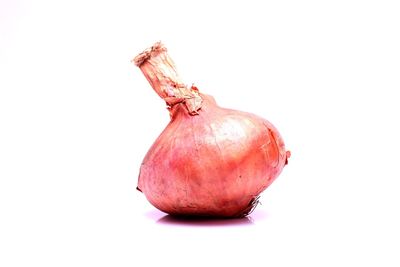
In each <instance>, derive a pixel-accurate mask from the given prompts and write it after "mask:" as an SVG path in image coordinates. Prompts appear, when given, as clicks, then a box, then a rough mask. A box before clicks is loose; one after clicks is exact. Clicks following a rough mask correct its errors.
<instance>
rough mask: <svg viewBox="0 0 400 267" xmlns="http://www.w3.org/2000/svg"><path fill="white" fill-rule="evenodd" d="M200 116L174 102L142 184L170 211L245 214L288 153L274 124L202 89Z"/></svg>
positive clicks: (143, 170)
mask: <svg viewBox="0 0 400 267" xmlns="http://www.w3.org/2000/svg"><path fill="white" fill-rule="evenodd" d="M201 97H202V99H203V104H202V107H201V109H200V110H199V114H198V115H195V116H193V115H190V114H189V113H188V111H187V109H186V108H185V105H184V104H183V103H178V104H176V105H174V106H173V107H172V108H171V110H170V112H171V121H170V123H169V124H168V125H167V127H166V128H165V130H164V131H163V132H162V133H161V134H160V136H159V137H158V138H157V140H156V141H155V143H154V144H153V145H152V147H151V148H150V150H149V151H148V153H147V155H146V156H145V158H144V160H143V163H142V165H141V169H140V174H139V182H138V189H139V190H140V191H142V192H143V193H144V194H145V196H146V197H147V199H148V200H149V202H150V203H151V204H152V205H154V206H155V207H156V208H158V209H160V210H161V211H164V212H166V213H169V214H172V215H196V216H212V217H241V216H246V215H247V214H248V213H249V212H251V210H252V208H253V206H254V204H255V199H256V198H257V196H258V195H259V194H260V193H261V192H262V191H263V190H265V189H266V188H267V187H268V186H269V185H270V184H271V183H272V182H273V181H274V180H275V179H276V178H277V176H278V175H279V174H280V172H281V171H282V168H283V167H284V166H285V164H286V163H287V152H286V150H285V145H284V143H283V140H282V138H281V136H280V134H279V133H278V131H277V130H276V128H275V127H274V126H273V125H272V124H271V123H270V122H268V121H267V120H265V119H263V118H260V117H258V116H256V115H253V114H251V113H246V112H241V111H236V110H231V109H225V108H221V107H219V106H217V105H216V103H215V101H214V99H213V98H212V97H211V96H208V95H204V94H201Z"/></svg>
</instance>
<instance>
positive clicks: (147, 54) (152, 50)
mask: <svg viewBox="0 0 400 267" xmlns="http://www.w3.org/2000/svg"><path fill="white" fill-rule="evenodd" d="M161 52H167V48H166V47H165V46H164V45H163V44H162V43H161V41H159V42H157V43H155V44H154V45H153V46H152V47H149V48H147V49H146V50H144V51H143V52H142V53H140V54H139V55H137V56H136V57H135V58H134V59H133V60H132V61H133V62H134V63H135V65H136V66H138V67H140V65H142V64H143V62H145V61H146V60H148V59H149V58H151V57H154V56H157V55H158V54H160V53H161Z"/></svg>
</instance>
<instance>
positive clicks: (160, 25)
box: [0, 0, 400, 267]
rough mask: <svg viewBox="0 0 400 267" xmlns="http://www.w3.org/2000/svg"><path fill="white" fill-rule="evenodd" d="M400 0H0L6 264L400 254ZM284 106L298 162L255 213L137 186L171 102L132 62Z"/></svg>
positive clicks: (273, 114) (271, 262) (261, 109)
mask: <svg viewBox="0 0 400 267" xmlns="http://www.w3.org/2000/svg"><path fill="white" fill-rule="evenodd" d="M399 14H400V5H399V3H398V1H355V0H350V1H349V0H347V1H340V0H339V1H245V2H243V1H156V0H154V1H118V0H117V1H89V0H80V1H75V0H72V1H44V0H38V1H33V0H32V1H29V0H16V1H11V0H0V266H7V267H8V266H159V265H161V264H166V266H230V265H234V266H239V265H244V264H246V265H248V264H252V265H257V266H364V265H366V264H368V266H399V265H400V259H399V257H400V256H399V248H400V233H399V225H400V216H399V212H400V209H399V203H400V196H399V179H400V172H399V167H398V166H399V163H398V158H399V148H400V142H399V140H398V137H399V135H400V128H399V115H398V114H400V108H399V99H400V98H399V94H398V91H399V89H400V76H399V73H400V52H399V51H400V49H399V47H400V35H399V32H400V17H399ZM158 40H162V41H163V42H164V43H165V45H166V46H167V47H168V48H169V51H170V55H171V57H172V58H173V59H174V61H175V63H176V64H177V67H178V71H179V72H180V74H181V76H182V77H183V78H184V80H185V81H186V82H187V83H192V82H194V83H195V84H196V85H197V86H198V87H199V89H200V90H201V91H203V92H205V93H208V94H211V95H213V96H214V97H215V98H216V100H217V102H218V103H219V104H220V105H221V106H224V107H229V108H234V109H239V110H244V111H249V112H252V113H256V114H258V115H260V116H262V117H265V118H267V119H268V120H269V121H271V122H272V123H273V124H274V125H275V126H276V127H277V128H278V129H279V131H280V132H281V134H282V136H283V137H284V140H285V141H286V145H287V148H288V149H289V150H291V151H292V157H291V159H290V162H289V165H288V166H287V167H286V168H285V169H284V171H283V173H282V174H281V176H280V177H279V178H278V179H277V180H276V181H275V182H274V183H273V184H272V185H271V187H270V188H268V189H267V190H266V191H265V192H264V193H263V194H262V197H261V202H262V205H260V206H259V207H258V208H257V209H256V211H255V212H254V213H253V214H252V215H251V216H250V217H249V218H247V219H242V220H233V221H229V222H225V221H192V222H182V221H177V220H175V219H173V218H171V217H169V216H166V215H165V214H163V213H161V212H159V211H157V210H156V209H155V208H153V207H152V206H151V205H150V204H148V202H147V201H146V199H145V197H144V196H143V195H142V194H140V193H139V192H137V191H136V190H135V187H136V179H137V176H138V170H139V166H140V164H141V160H142V159H143V157H144V155H145V153H146V152H147V150H148V148H149V147H150V145H151V144H152V142H153V141H154V140H155V138H156V137H157V136H158V134H159V133H160V132H161V131H162V129H163V128H164V127H165V125H166V124H167V123H168V119H169V116H168V112H167V111H166V110H165V105H164V103H163V101H162V100H161V99H159V98H158V96H157V95H156V94H155V93H154V92H153V91H152V89H151V87H150V85H149V84H148V83H147V81H146V80H145V78H144V77H143V75H142V74H141V72H140V71H139V69H138V68H136V67H135V66H134V65H133V64H132V63H131V62H130V60H131V59H132V58H133V57H134V56H135V55H136V54H137V53H139V52H141V51H142V50H143V49H145V48H146V47H148V46H150V45H152V44H153V43H154V42H155V41H158Z"/></svg>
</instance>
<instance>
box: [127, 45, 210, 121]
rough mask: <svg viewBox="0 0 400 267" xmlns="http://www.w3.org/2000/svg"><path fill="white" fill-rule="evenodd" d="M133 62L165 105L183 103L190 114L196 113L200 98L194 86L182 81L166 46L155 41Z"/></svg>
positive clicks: (200, 101) (199, 105) (200, 103)
mask: <svg viewBox="0 0 400 267" xmlns="http://www.w3.org/2000/svg"><path fill="white" fill-rule="evenodd" d="M133 62H134V63H135V64H136V65H137V66H138V67H139V68H140V69H141V71H142V72H143V75H144V76H145V77H146V79H147V80H148V81H149V83H150V84H151V86H152V87H153V89H154V91H155V92H156V93H157V94H158V95H159V96H160V97H161V98H162V99H164V100H165V102H166V103H167V106H168V107H170V108H172V107H173V106H175V105H177V104H180V103H184V104H185V106H186V108H187V110H188V112H189V114H190V115H197V114H198V112H199V110H200V109H201V106H202V102H203V100H202V98H201V96H200V94H199V92H198V90H197V88H196V87H194V86H192V87H189V86H187V85H185V84H184V83H183V82H182V79H181V78H180V77H179V75H178V73H177V71H176V68H175V64H174V62H173V60H172V59H171V57H170V56H169V55H168V53H167V48H166V47H165V46H164V45H163V44H162V43H161V42H157V43H155V44H154V45H153V46H151V47H149V48H147V49H146V50H144V51H143V52H142V53H140V54H139V55H137V56H136V57H135V58H134V59H133Z"/></svg>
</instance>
